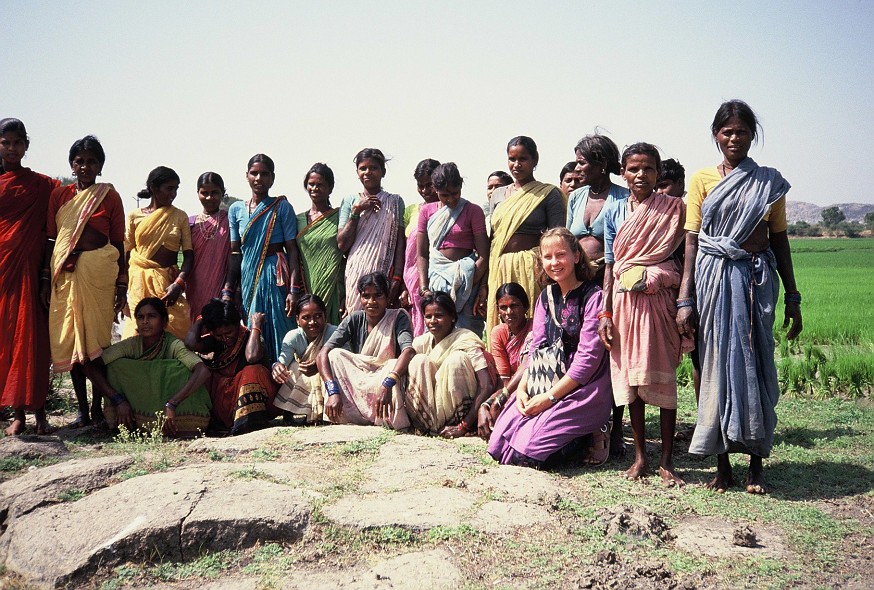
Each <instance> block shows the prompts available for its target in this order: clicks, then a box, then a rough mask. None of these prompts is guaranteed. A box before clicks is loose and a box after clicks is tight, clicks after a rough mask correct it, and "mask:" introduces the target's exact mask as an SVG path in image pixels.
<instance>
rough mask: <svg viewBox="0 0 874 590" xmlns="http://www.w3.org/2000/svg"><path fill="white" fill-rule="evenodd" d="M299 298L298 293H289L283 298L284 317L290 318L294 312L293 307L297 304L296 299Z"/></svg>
mask: <svg viewBox="0 0 874 590" xmlns="http://www.w3.org/2000/svg"><path fill="white" fill-rule="evenodd" d="M298 299H300V293H289V294H288V296H286V298H285V317H287V318H290V317H291V316H292V314H293V313H294V308H295V307H296V306H297V300H298Z"/></svg>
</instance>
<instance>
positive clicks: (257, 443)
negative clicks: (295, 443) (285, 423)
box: [188, 427, 292, 455]
mask: <svg viewBox="0 0 874 590" xmlns="http://www.w3.org/2000/svg"><path fill="white" fill-rule="evenodd" d="M288 430H292V429H291V428H287V427H277V428H264V429H263V430H256V431H255V432H249V433H246V434H241V435H240V436H227V437H224V438H198V439H197V440H194V441H193V442H192V443H191V444H190V445H188V450H189V451H194V452H195V453H208V452H211V451H217V452H219V453H224V454H226V455H239V454H241V453H251V452H252V451H255V450H258V449H260V448H262V447H264V446H265V445H266V444H267V443H269V441H270V440H271V439H273V438H274V437H275V436H277V435H278V434H281V433H284V431H288Z"/></svg>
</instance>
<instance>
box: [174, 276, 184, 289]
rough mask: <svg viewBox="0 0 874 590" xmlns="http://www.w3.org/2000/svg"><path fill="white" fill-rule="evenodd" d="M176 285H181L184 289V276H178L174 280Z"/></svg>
mask: <svg viewBox="0 0 874 590" xmlns="http://www.w3.org/2000/svg"><path fill="white" fill-rule="evenodd" d="M173 284H174V285H179V286H180V287H182V288H183V289H184V288H185V281H183V280H182V277H176V280H175V281H173Z"/></svg>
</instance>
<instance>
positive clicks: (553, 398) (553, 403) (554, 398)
mask: <svg viewBox="0 0 874 590" xmlns="http://www.w3.org/2000/svg"><path fill="white" fill-rule="evenodd" d="M549 401H551V402H552V405H555V404H557V403H558V399H556V397H555V396H554V395H550V396H549Z"/></svg>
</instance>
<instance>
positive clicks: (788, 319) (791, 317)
mask: <svg viewBox="0 0 874 590" xmlns="http://www.w3.org/2000/svg"><path fill="white" fill-rule="evenodd" d="M43 282H45V281H43ZM783 318H784V319H783V329H784V330H785V329H786V328H789V333H787V334H786V338H787V339H788V340H795V339H796V338H797V337H798V335H799V334H801V330H802V324H801V304H800V303H787V304H786V310H785V311H784V316H783ZM678 321H679V320H678ZM790 323H791V325H792V327H789V325H790Z"/></svg>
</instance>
